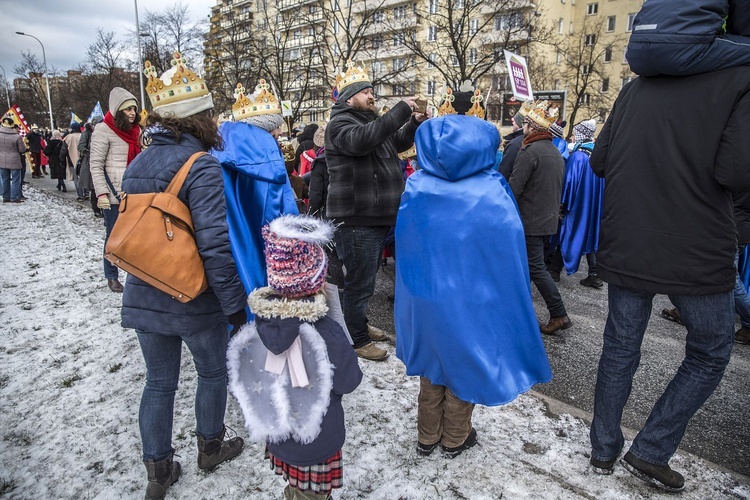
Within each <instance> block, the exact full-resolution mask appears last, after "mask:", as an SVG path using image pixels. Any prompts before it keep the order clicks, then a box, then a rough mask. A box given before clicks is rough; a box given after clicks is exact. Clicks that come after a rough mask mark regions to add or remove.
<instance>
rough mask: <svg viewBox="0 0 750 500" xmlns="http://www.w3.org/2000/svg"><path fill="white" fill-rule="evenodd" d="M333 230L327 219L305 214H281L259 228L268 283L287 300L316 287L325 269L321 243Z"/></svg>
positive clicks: (317, 288)
mask: <svg viewBox="0 0 750 500" xmlns="http://www.w3.org/2000/svg"><path fill="white" fill-rule="evenodd" d="M333 231H334V228H333V225H332V224H331V223H330V222H328V221H324V220H323V219H319V218H317V217H310V216H307V215H282V216H281V217H279V218H277V219H274V220H272V221H271V222H270V223H269V224H268V225H266V226H265V227H263V239H264V240H265V241H266V248H265V254H266V271H267V273H268V286H270V287H271V288H272V289H273V290H274V291H275V292H276V293H278V294H279V295H281V296H282V297H286V298H289V299H296V298H300V297H306V296H308V295H312V294H314V293H315V292H317V291H318V290H320V288H321V287H322V286H323V283H324V282H325V279H326V272H327V271H328V258H327V257H326V253H325V251H324V250H323V245H325V244H327V243H328V242H329V241H331V238H332V237H333Z"/></svg>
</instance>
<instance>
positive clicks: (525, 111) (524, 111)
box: [518, 101, 534, 118]
mask: <svg viewBox="0 0 750 500" xmlns="http://www.w3.org/2000/svg"><path fill="white" fill-rule="evenodd" d="M533 108H534V101H524V103H523V104H522V105H521V108H520V109H519V110H518V112H519V113H520V114H521V116H523V117H524V118H526V117H527V116H529V111H531V110H532V109H533Z"/></svg>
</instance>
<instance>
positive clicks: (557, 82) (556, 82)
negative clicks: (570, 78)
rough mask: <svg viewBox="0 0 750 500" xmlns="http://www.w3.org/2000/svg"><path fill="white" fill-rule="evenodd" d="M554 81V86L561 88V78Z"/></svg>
mask: <svg viewBox="0 0 750 500" xmlns="http://www.w3.org/2000/svg"><path fill="white" fill-rule="evenodd" d="M552 83H553V85H554V86H553V87H552V88H555V89H559V88H560V80H555V81H554V82H552Z"/></svg>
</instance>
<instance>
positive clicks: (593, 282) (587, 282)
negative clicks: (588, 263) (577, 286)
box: [580, 274, 604, 288]
mask: <svg viewBox="0 0 750 500" xmlns="http://www.w3.org/2000/svg"><path fill="white" fill-rule="evenodd" d="M580 283H581V285H583V286H590V287H591V288H601V287H603V286H604V282H603V281H602V279H601V278H600V277H599V276H596V275H594V274H591V275H589V276H586V277H585V278H583V279H582V280H581V281H580Z"/></svg>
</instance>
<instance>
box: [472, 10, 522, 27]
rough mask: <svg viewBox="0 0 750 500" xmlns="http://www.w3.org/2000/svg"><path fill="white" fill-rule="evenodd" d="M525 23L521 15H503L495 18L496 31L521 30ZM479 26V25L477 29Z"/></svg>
mask: <svg viewBox="0 0 750 500" xmlns="http://www.w3.org/2000/svg"><path fill="white" fill-rule="evenodd" d="M522 22H523V17H522V16H521V14H519V13H517V12H516V13H513V14H503V15H502V16H498V17H496V18H495V30H497V31H500V30H509V29H513V28H520V27H521V23H522ZM478 27H479V24H478V23H477V28H478Z"/></svg>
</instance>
